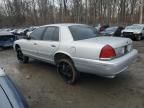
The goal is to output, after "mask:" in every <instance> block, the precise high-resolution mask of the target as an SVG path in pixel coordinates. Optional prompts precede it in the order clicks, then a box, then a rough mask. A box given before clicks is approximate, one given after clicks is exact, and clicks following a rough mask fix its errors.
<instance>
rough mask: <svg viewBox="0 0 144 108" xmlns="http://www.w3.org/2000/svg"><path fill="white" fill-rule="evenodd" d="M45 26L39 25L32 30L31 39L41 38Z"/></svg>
mask: <svg viewBox="0 0 144 108" xmlns="http://www.w3.org/2000/svg"><path fill="white" fill-rule="evenodd" d="M44 30H45V28H44V27H40V28H38V29H36V30H34V31H33V32H32V33H31V34H30V37H31V39H33V40H41V37H42V34H43V32H44Z"/></svg>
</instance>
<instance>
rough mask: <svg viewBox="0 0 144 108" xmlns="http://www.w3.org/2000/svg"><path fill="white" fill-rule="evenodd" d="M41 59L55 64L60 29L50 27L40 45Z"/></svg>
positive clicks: (47, 28)
mask: <svg viewBox="0 0 144 108" xmlns="http://www.w3.org/2000/svg"><path fill="white" fill-rule="evenodd" d="M39 47H40V49H39V54H40V57H41V59H43V60H46V61H49V62H50V63H51V62H52V63H53V60H54V53H55V52H56V50H57V49H58V47H59V27H54V26H48V27H46V29H45V32H44V34H43V36H42V41H40V43H39Z"/></svg>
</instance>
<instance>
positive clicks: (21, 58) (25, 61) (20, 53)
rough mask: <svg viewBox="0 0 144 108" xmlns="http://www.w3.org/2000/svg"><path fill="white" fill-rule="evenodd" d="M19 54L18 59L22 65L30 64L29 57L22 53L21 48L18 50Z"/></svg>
mask: <svg viewBox="0 0 144 108" xmlns="http://www.w3.org/2000/svg"><path fill="white" fill-rule="evenodd" d="M16 52H17V59H18V61H19V62H20V63H24V64H25V63H28V62H29V57H27V56H25V55H23V53H22V51H21V49H20V48H16Z"/></svg>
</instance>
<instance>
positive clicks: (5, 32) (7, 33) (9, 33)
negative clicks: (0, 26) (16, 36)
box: [0, 31, 13, 36]
mask: <svg viewBox="0 0 144 108" xmlns="http://www.w3.org/2000/svg"><path fill="white" fill-rule="evenodd" d="M6 35H8V36H9V35H13V34H12V33H11V32H8V31H0V36H6Z"/></svg>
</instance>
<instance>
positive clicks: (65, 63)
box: [57, 59, 80, 85]
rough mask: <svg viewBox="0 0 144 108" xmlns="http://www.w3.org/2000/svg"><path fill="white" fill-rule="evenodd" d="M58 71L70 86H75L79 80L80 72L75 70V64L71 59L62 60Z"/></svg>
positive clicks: (58, 64) (59, 62)
mask: <svg viewBox="0 0 144 108" xmlns="http://www.w3.org/2000/svg"><path fill="white" fill-rule="evenodd" d="M57 71H58V72H59V74H60V75H61V77H62V78H63V80H64V81H65V82H66V83H67V84H70V85H73V84H75V83H76V82H77V81H78V79H79V76H80V74H79V72H78V71H77V70H76V69H75V67H74V64H73V63H72V61H71V60H69V59H60V60H59V61H58V62H57Z"/></svg>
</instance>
